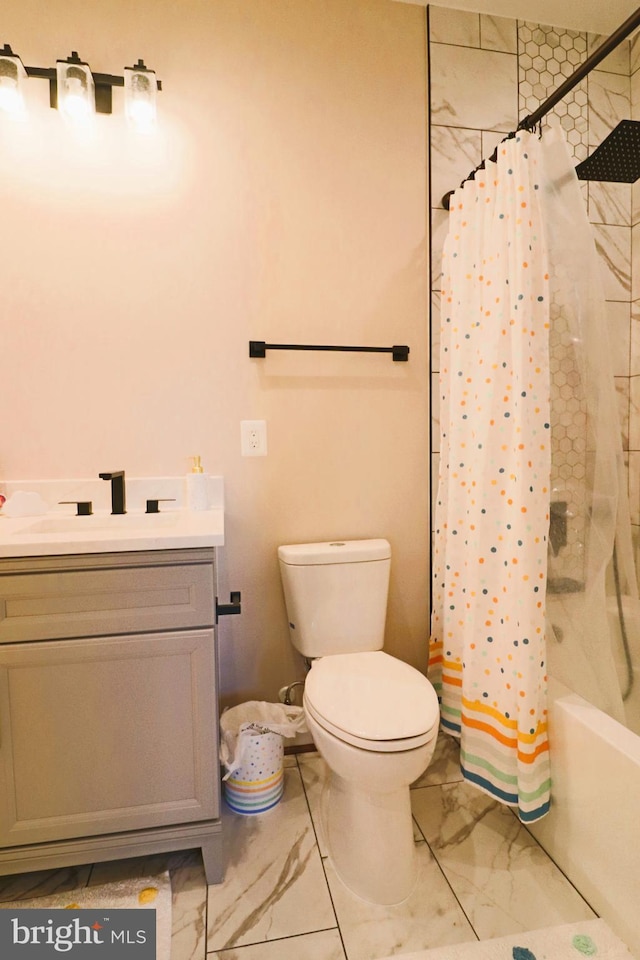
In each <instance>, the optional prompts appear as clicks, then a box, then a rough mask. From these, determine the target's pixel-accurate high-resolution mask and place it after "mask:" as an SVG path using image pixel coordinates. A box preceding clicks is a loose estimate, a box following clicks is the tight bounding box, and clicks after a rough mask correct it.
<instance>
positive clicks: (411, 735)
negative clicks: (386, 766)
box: [304, 650, 440, 753]
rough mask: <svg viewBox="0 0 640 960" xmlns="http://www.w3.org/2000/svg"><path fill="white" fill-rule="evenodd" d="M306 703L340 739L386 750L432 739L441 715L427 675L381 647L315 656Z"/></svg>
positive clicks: (418, 745)
mask: <svg viewBox="0 0 640 960" xmlns="http://www.w3.org/2000/svg"><path fill="white" fill-rule="evenodd" d="M304 706H305V710H306V711H307V712H308V713H309V714H310V715H311V716H312V717H313V718H314V719H315V720H316V721H317V722H318V723H319V724H320V725H321V726H322V727H324V729H325V730H327V731H328V732H330V733H332V734H333V735H334V736H336V737H338V738H339V739H340V740H344V741H345V742H346V743H350V744H352V745H353V746H356V747H359V748H360V749H362V750H373V751H378V752H382V753H385V752H386V753H391V752H398V751H401V750H412V749H415V748H416V747H420V746H422V745H423V744H425V743H429V741H430V740H432V739H433V737H434V736H436V734H437V729H438V724H439V720H440V710H439V706H438V698H437V696H436V692H435V690H434V689H433V687H432V686H431V684H430V683H429V681H428V680H427V678H426V677H425V676H423V674H421V673H420V672H419V671H418V670H416V669H415V668H414V667H411V666H409V664H407V663H404V662H403V661H402V660H398V659H397V658H396V657H392V656H390V655H389V654H388V653H384V652H383V651H382V650H374V651H367V652H365V653H344V654H335V655H333V656H328V657H322V658H320V659H319V660H314V661H313V664H312V667H311V670H310V672H309V675H308V676H307V680H306V682H305V693H304Z"/></svg>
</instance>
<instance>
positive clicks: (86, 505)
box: [58, 500, 93, 517]
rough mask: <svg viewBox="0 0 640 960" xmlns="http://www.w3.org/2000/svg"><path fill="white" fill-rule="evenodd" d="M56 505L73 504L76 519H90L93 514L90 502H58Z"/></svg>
mask: <svg viewBox="0 0 640 960" xmlns="http://www.w3.org/2000/svg"><path fill="white" fill-rule="evenodd" d="M58 503H75V505H76V517H90V516H91V514H92V513H93V504H92V503H91V500H58Z"/></svg>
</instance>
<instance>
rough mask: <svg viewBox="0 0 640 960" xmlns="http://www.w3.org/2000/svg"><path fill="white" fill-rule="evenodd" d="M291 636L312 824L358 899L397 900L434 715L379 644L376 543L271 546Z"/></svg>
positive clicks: (411, 676) (380, 581)
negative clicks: (305, 667) (302, 667)
mask: <svg viewBox="0 0 640 960" xmlns="http://www.w3.org/2000/svg"><path fill="white" fill-rule="evenodd" d="M278 557H279V561H280V571H281V575H282V582H283V588H284V594H285V603H286V607H287V613H288V618H289V628H290V631H291V640H292V643H293V645H294V646H295V647H296V649H297V650H298V651H299V652H300V653H301V654H302V655H303V656H304V657H305V658H306V659H307V661H308V662H310V664H311V668H310V670H309V673H308V675H307V679H306V681H305V688H304V698H303V706H304V711H305V716H306V720H307V725H308V727H309V731H310V733H311V736H312V737H313V741H314V743H315V746H316V748H317V750H318V752H319V753H320V755H321V756H322V757H323V759H324V760H325V762H326V765H327V767H328V776H327V779H326V781H325V785H324V789H323V796H322V825H323V830H324V834H325V838H326V843H327V847H328V853H329V856H330V858H331V860H332V862H333V865H334V867H335V870H336V873H337V874H338V876H339V877H340V879H341V880H342V882H343V883H344V884H345V886H346V887H348V889H349V890H351V891H352V892H353V893H355V894H356V895H357V896H359V897H361V898H362V899H363V900H367V901H370V902H372V903H378V904H393V903H399V902H401V901H402V900H405V899H406V898H407V897H408V896H409V895H410V893H411V891H412V889H413V887H414V885H415V882H416V879H417V864H416V856H415V844H414V839H413V820H412V816H411V801H410V792H409V787H410V784H411V783H413V782H414V780H417V778H418V777H419V776H420V775H421V774H422V773H423V772H424V771H425V770H426V768H427V766H428V764H429V761H430V760H431V757H432V756H433V752H434V749H435V744H436V738H437V733H438V724H439V719H440V714H439V706H438V698H437V696H436V693H435V690H434V689H433V687H432V686H431V684H430V683H429V681H428V680H427V678H426V677H425V676H424V675H423V674H422V673H420V672H419V671H418V670H416V669H415V668H414V667H412V666H410V665H409V664H407V663H404V662H403V661H401V660H398V659H397V658H395V657H392V656H390V655H389V654H387V653H385V652H384V651H383V650H382V645H383V636H384V621H385V615H386V603H387V588H388V580H389V567H390V559H391V548H390V546H389V543H388V542H387V541H386V540H358V541H333V542H331V543H313V544H295V545H292V546H285V547H280V548H279V549H278Z"/></svg>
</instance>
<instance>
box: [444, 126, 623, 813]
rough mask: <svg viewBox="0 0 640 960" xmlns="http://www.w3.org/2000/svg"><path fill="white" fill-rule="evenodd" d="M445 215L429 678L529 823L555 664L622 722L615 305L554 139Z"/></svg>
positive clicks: (501, 158)
mask: <svg viewBox="0 0 640 960" xmlns="http://www.w3.org/2000/svg"><path fill="white" fill-rule="evenodd" d="M450 210H451V212H450V220H449V233H448V237H447V240H446V243H445V248H444V254H443V279H442V320H441V354H440V371H441V373H440V400H441V416H440V422H441V440H440V468H439V478H438V496H437V501H436V512H435V536H434V574H433V576H434V581H433V611H432V632H431V642H430V657H429V676H430V678H431V680H432V682H433V683H434V686H435V687H436V689H437V691H438V694H439V697H440V702H441V725H442V727H443V729H444V730H446V731H448V732H450V733H452V734H453V735H454V736H457V737H459V738H460V747H461V749H460V756H461V766H462V771H463V774H464V777H465V779H467V780H468V781H470V782H471V783H474V784H476V785H477V786H478V787H479V788H480V789H482V790H485V791H486V792H488V793H489V794H491V795H492V796H494V797H495V798H497V799H498V800H500V801H502V802H504V803H507V804H509V805H512V806H514V807H516V808H517V813H518V816H519V817H520V819H521V820H522V821H524V822H533V821H534V820H536V819H539V818H540V817H542V816H544V814H545V813H546V812H547V811H548V809H549V803H550V777H549V751H548V740H547V708H546V683H547V665H548V661H550V667H551V672H552V673H553V676H554V677H555V678H556V679H558V680H559V681H560V682H562V683H564V684H565V685H566V686H567V687H569V688H570V689H572V690H574V691H575V692H577V693H579V694H580V695H582V696H583V697H585V698H586V699H588V700H589V702H591V703H593V704H594V705H595V706H597V707H599V708H600V709H602V710H605V711H606V712H607V713H609V714H610V715H611V716H613V717H615V718H616V719H619V720H621V721H622V722H624V720H625V710H624V703H623V699H622V694H621V686H620V679H619V676H618V673H617V670H616V662H615V661H616V655H617V657H618V659H619V657H620V651H619V650H617V649H616V647H615V643H616V640H615V638H614V637H612V635H611V633H610V630H609V624H608V618H607V597H606V593H607V579H609V580H612V579H613V576H612V574H611V569H612V565H611V563H610V561H611V558H612V555H613V550H614V544H615V548H616V563H615V580H616V581H618V584H617V588H618V590H622V592H623V593H625V594H629V595H631V596H637V581H636V576H635V569H634V563H633V550H632V543H631V526H630V520H629V504H628V495H627V490H626V473H625V469H624V461H623V453H622V444H621V435H620V426H619V420H618V410H617V403H616V396H615V388H614V379H613V374H612V370H611V364H610V351H609V346H608V340H607V328H606V315H605V303H604V294H603V288H602V282H601V279H600V273H599V263H598V258H597V254H596V249H595V244H594V239H593V233H592V231H591V227H590V225H589V222H588V220H587V215H586V209H585V204H584V198H583V196H582V192H581V189H580V185H579V183H578V180H577V177H576V174H575V170H574V162H573V161H572V159H571V158H570V155H569V151H568V148H567V145H566V142H565V140H564V135H563V133H562V130H561V129H560V128H559V127H551V128H549V129H547V130H546V131H545V133H544V135H543V136H542V137H541V136H539V135H538V134H537V133H533V134H532V133H528V132H526V131H521V132H519V133H518V134H516V135H515V136H514V137H513V138H511V139H508V140H506V141H504V142H503V143H502V144H501V145H500V146H499V148H498V151H497V157H496V162H495V163H493V162H491V161H489V162H487V164H486V169H485V170H484V171H479V172H478V173H477V174H476V176H475V179H474V180H470V181H467V182H466V183H465V184H464V186H463V187H461V188H460V189H459V190H458V191H456V193H455V194H454V195H453V197H452V199H451V208H450ZM550 353H551V357H550ZM550 360H551V364H550ZM550 367H551V369H552V372H553V378H552V382H550ZM552 457H553V459H552ZM552 506H553V516H552V521H553V522H552V525H551V529H552V531H553V532H554V533H555V536H554V537H552V540H553V541H554V542H553V543H552V544H551V547H552V549H551V550H548V546H549V544H548V542H547V541H548V533H549V516H550V510H551V507H552ZM608 568H609V573H607V569H608ZM545 607H546V608H547V610H546V611H545ZM563 610H564V613H565V617H566V619H565V621H564V622H563V628H560V629H559V628H558V625H557V623H556V622H554V621H555V619H556V615H558V614H562V611H563ZM545 613H547V614H550V615H547V616H546V615H545ZM567 623H568V624H569V628H570V629H569V630H567V629H566V625H567ZM545 628H546V633H547V641H546V642H545ZM547 644H548V648H549V650H548V652H549V658H548V657H547V652H546V648H547Z"/></svg>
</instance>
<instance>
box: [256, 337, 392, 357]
mask: <svg viewBox="0 0 640 960" xmlns="http://www.w3.org/2000/svg"><path fill="white" fill-rule="evenodd" d="M267 350H331V351H336V352H341V353H390V354H392V359H393V360H400V361H402V360H408V359H409V347H407V346H406V345H404V344H403V345H397V344H396V346H393V347H346V346H345V347H341V346H330V345H325V344H310V343H265V342H264V340H250V341H249V356H250V357H253V358H254V359H256V358H257V359H262V358H264V357H265V356H266V351H267Z"/></svg>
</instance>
